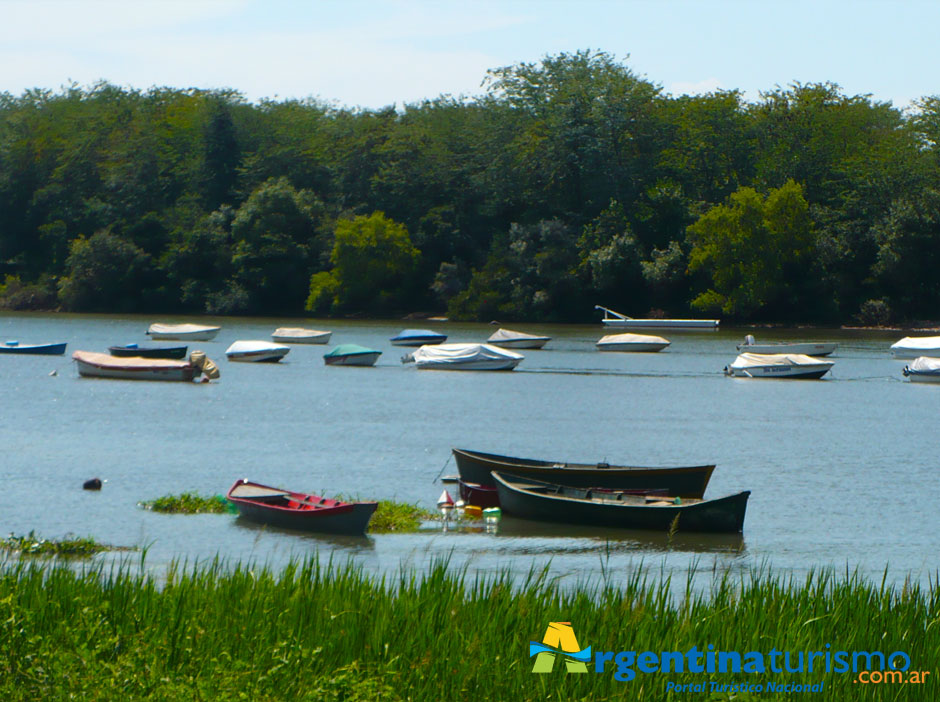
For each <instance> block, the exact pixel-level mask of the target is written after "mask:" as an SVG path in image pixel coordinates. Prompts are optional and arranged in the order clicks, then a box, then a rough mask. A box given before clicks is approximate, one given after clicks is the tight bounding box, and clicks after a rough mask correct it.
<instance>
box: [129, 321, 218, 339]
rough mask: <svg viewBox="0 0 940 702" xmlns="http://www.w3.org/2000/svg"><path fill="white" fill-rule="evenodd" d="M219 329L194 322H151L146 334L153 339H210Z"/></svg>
mask: <svg viewBox="0 0 940 702" xmlns="http://www.w3.org/2000/svg"><path fill="white" fill-rule="evenodd" d="M221 329H222V327H202V326H199V325H196V324H180V325H172V324H151V325H150V328H149V329H148V330H147V335H148V336H149V337H150V338H151V339H153V340H154V341H212V340H213V339H214V338H215V337H216V336H217V335H218V333H219V331H220V330H221Z"/></svg>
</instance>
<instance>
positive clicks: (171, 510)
mask: <svg viewBox="0 0 940 702" xmlns="http://www.w3.org/2000/svg"><path fill="white" fill-rule="evenodd" d="M337 499H339V500H343V501H347V502H350V501H353V502H354V501H357V500H358V498H350V497H346V496H342V495H340V496H338V497H337ZM378 503H379V506H378V507H377V508H376V510H375V513H374V514H373V515H372V519H371V520H370V521H369V528H368V529H367V531H366V533H367V534H388V533H392V532H396V533H405V532H416V531H420V530H421V527H422V524H423V523H424V522H426V521H430V520H433V519H437V518H438V515H437V514H435V513H434V512H431V511H429V510H426V509H424V508H423V507H420V506H418V504H417V503H414V504H413V503H409V502H395V501H392V500H379V501H378ZM140 506H141V507H143V508H144V509H149V510H151V511H153V512H162V513H165V514H225V513H231V514H237V513H238V508H237V507H235V505H233V504H232V503H230V502H229V501H228V500H226V499H225V496H223V495H211V496H209V497H206V496H203V495H197V494H195V493H191V492H184V493H181V494H179V495H165V496H163V497H158V498H156V499H154V500H148V501H146V502H141V503H140Z"/></svg>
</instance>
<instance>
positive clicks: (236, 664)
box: [0, 554, 940, 702]
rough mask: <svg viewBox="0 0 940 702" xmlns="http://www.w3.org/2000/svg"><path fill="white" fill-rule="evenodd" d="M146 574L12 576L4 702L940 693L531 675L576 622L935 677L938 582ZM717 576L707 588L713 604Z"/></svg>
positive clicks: (625, 633) (681, 642)
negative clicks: (674, 691) (863, 662)
mask: <svg viewBox="0 0 940 702" xmlns="http://www.w3.org/2000/svg"><path fill="white" fill-rule="evenodd" d="M144 559H145V554H144V556H143V557H141V559H140V563H139V566H138V565H136V564H134V563H131V562H130V561H128V562H126V563H124V564H123V565H112V566H110V567H105V566H101V565H99V566H91V567H86V568H84V569H81V570H76V569H74V568H69V567H65V566H62V565H48V564H46V565H42V564H37V563H36V562H34V561H31V560H26V561H19V562H6V563H4V564H2V566H0V654H2V655H0V671H2V672H0V693H2V694H3V696H4V699H11V700H34V699H64V698H72V697H75V698H79V699H173V700H206V699H213V700H229V699H232V700H234V699H257V700H275V699H278V700H281V699H309V700H345V701H347V702H359V701H362V702H365V701H366V700H369V701H371V700H383V701H389V702H396V701H398V700H427V701H428V702H448V701H450V700H453V701H455V702H458V701H459V702H465V701H466V700H467V699H468V698H479V699H493V700H523V701H524V700H544V699H556V698H557V699H572V700H613V699H625V698H629V699H635V700H663V699H667V698H668V699H672V697H671V696H670V695H669V694H667V691H666V685H667V682H669V683H673V684H674V685H686V684H690V683H691V684H696V683H698V684H701V683H705V684H706V689H708V683H709V682H715V683H717V684H728V683H744V682H746V683H763V684H764V685H767V684H768V683H770V682H773V683H775V684H777V685H783V684H793V685H797V684H807V685H809V684H819V683H820V682H824V686H823V690H822V692H821V693H819V694H818V695H815V696H814V699H822V700H844V699H852V700H862V701H867V700H881V699H885V698H886V696H890V697H891V699H896V700H922V699H926V697H925V691H926V692H929V691H928V690H927V687H928V686H929V688H930V689H931V690H933V689H935V685H936V684H937V681H936V680H932V679H929V678H928V679H927V680H926V682H925V683H924V684H894V685H887V686H886V685H876V684H857V683H856V682H855V679H856V677H857V676H856V674H853V673H852V672H847V673H842V674H840V673H838V672H825V671H819V669H818V668H819V667H820V666H821V665H822V662H821V659H817V669H816V671H815V672H813V673H809V672H803V673H799V672H772V671H771V670H770V669H769V667H770V666H769V664H768V670H767V671H766V672H765V673H754V672H752V673H721V672H703V673H690V672H688V671H686V672H682V673H677V672H676V673H674V672H669V673H661V672H658V671H657V672H653V673H647V672H643V671H642V670H640V667H639V666H638V665H637V664H635V665H633V668H632V669H633V671H634V672H635V673H636V677H635V679H633V680H631V681H628V682H621V681H618V680H616V679H615V677H614V673H615V671H616V665H615V663H614V662H613V661H611V662H609V663H607V665H606V668H605V670H604V671H603V672H601V673H596V672H595V668H594V665H593V663H592V664H589V671H588V674H586V675H573V674H566V673H565V666H564V665H562V664H561V663H560V662H558V663H557V664H556V665H555V667H554V670H553V672H552V673H550V674H543V675H536V674H533V673H532V672H531V671H532V666H533V659H531V658H530V657H529V642H530V641H536V642H540V641H541V640H542V637H543V635H544V634H545V632H546V628H547V626H548V624H549V622H555V621H562V622H570V623H571V627H572V629H573V630H574V632H575V633H576V635H577V641H578V645H579V646H580V647H582V648H586V647H588V646H591V647H592V649H593V650H594V651H595V652H596V651H635V652H637V653H639V652H643V651H652V652H656V653H657V655H658V654H659V653H661V652H665V651H679V652H686V651H689V650H691V649H692V647H696V648H697V649H698V650H700V651H706V650H709V649H710V647H714V650H716V651H737V652H740V653H741V654H742V655H743V654H744V653H745V652H752V651H756V652H762V653H763V655H764V656H765V658H766V657H768V656H769V654H771V651H772V650H776V651H780V652H790V656H792V659H791V667H794V666H795V659H796V656H797V652H800V653H801V654H802V653H805V654H806V655H809V652H820V651H826V650H828V649H827V646H831V650H832V651H866V652H876V651H880V652H883V653H884V655H885V656H886V657H887V656H889V655H890V654H891V653H893V652H895V651H900V652H903V653H904V654H906V655H907V656H908V657H909V659H910V669H911V670H931V669H932V668H933V666H934V665H935V663H936V661H937V660H938V657H940V627H938V626H937V621H938V617H940V590H938V587H937V580H936V579H934V580H933V581H932V582H931V584H930V585H929V586H928V587H921V586H920V585H918V584H916V583H908V584H905V585H903V586H901V587H892V586H888V585H886V584H885V582H884V581H882V582H881V583H879V582H877V581H871V580H868V579H865V578H862V577H860V576H858V575H857V574H854V573H851V572H848V571H846V572H843V573H841V574H840V573H839V572H836V571H834V570H831V569H823V570H816V571H811V572H810V573H809V574H807V575H806V576H805V578H803V579H800V578H797V577H795V576H792V575H791V576H787V577H781V576H779V575H777V574H775V573H773V572H772V571H771V570H770V569H767V568H755V569H751V570H747V571H744V572H732V571H715V570H713V571H712V572H710V573H709V572H707V571H705V572H701V571H699V572H696V571H695V569H694V568H693V569H691V570H690V571H689V572H688V575H687V578H686V582H685V583H682V582H673V581H671V580H670V579H669V578H668V577H667V578H663V576H662V575H661V574H660V575H658V576H657V574H656V571H655V569H643V568H640V569H638V570H636V571H635V572H633V573H631V574H630V576H629V577H628V579H627V581H626V583H625V584H623V585H621V586H617V587H613V586H608V585H605V583H604V580H603V575H604V569H603V568H601V569H600V570H599V573H600V575H599V576H598V580H597V581H596V582H593V583H590V582H579V583H577V584H575V585H574V586H563V585H562V584H561V583H560V582H558V581H557V580H556V579H554V578H552V577H549V575H548V572H547V570H543V571H533V572H530V573H529V575H528V576H527V577H525V578H523V579H522V580H521V581H520V580H517V579H514V578H513V577H511V576H510V574H509V573H508V572H504V573H502V574H497V575H493V576H485V577H484V576H476V577H475V576H471V575H468V574H467V573H466V572H455V571H454V570H453V569H452V568H451V567H450V566H449V564H448V563H447V562H446V561H438V562H435V563H433V564H432V565H431V566H430V567H429V568H428V570H427V571H426V572H422V573H416V572H414V571H409V570H406V569H402V570H401V571H400V572H399V573H398V574H397V575H392V576H384V577H377V576H370V575H368V574H367V573H365V572H364V571H363V570H362V569H361V568H360V567H358V566H354V565H352V564H351V563H350V564H346V565H341V564H336V563H334V562H332V560H330V561H329V562H325V563H324V562H321V561H319V560H318V559H316V558H311V559H306V560H302V561H295V562H292V563H290V564H289V565H288V566H287V567H286V568H284V569H283V570H281V571H279V572H277V573H275V572H272V571H271V570H269V569H267V568H266V567H261V566H255V565H250V564H249V565H245V564H225V563H223V562H221V561H219V560H216V561H213V562H207V563H202V564H173V565H171V566H170V567H168V569H167V571H166V572H165V574H164V575H162V576H160V577H159V578H158V577H155V576H154V575H153V574H147V575H144V574H139V572H140V571H143V570H144ZM702 576H704V577H706V578H707V580H708V583H709V584H708V585H707V586H706V587H705V588H704V589H697V588H696V587H694V586H693V582H694V581H695V580H696V579H697V578H699V577H702ZM886 579H887V574H885V580H886ZM819 655H822V654H819ZM768 660H769V658H768ZM781 661H782V654H781V655H778V657H777V665H779V666H782V665H783V663H782V662H781ZM874 667H875V668H877V665H876V666H874ZM866 669H867V668H866ZM804 670H806V668H805V664H804ZM481 695H482V696H481ZM927 696H929V695H927ZM763 698H764V697H762V696H761V695H760V694H751V693H747V692H745V693H734V694H717V695H714V696H710V697H708V699H709V700H731V699H734V700H757V699H763ZM703 699H704V698H703ZM775 699H782V700H790V699H802V696H801V695H800V694H798V693H795V692H793V693H789V692H784V693H782V694H780V695H778V696H776V697H775Z"/></svg>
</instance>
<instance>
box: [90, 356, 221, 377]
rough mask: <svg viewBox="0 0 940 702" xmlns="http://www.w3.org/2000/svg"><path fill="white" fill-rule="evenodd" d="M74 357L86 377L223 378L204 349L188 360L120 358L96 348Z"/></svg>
mask: <svg viewBox="0 0 940 702" xmlns="http://www.w3.org/2000/svg"><path fill="white" fill-rule="evenodd" d="M72 359H73V360H74V361H75V365H76V366H77V367H78V374H79V375H80V376H83V377H85V378H113V379H116V380H175V381H184V382H185V381H192V380H195V379H196V378H199V376H204V379H205V380H209V379H212V380H214V379H216V378H218V377H219V369H218V368H217V367H216V365H215V364H214V363H213V362H212V361H211V360H209V359H208V358H207V357H206V354H204V353H203V352H202V351H193V352H192V353H191V354H189V360H187V361H176V360H172V359H169V358H140V357H139V356H132V357H129V358H120V357H117V356H112V355H110V354H107V353H96V352H94V351H75V352H74V353H73V354H72Z"/></svg>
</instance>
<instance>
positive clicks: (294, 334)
mask: <svg viewBox="0 0 940 702" xmlns="http://www.w3.org/2000/svg"><path fill="white" fill-rule="evenodd" d="M332 335H333V332H329V331H319V330H318V329H303V328H301V327H279V328H277V329H275V330H274V333H273V334H271V338H272V339H274V341H276V342H277V343H279V344H328V343H329V342H330V337H331V336H332Z"/></svg>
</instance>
